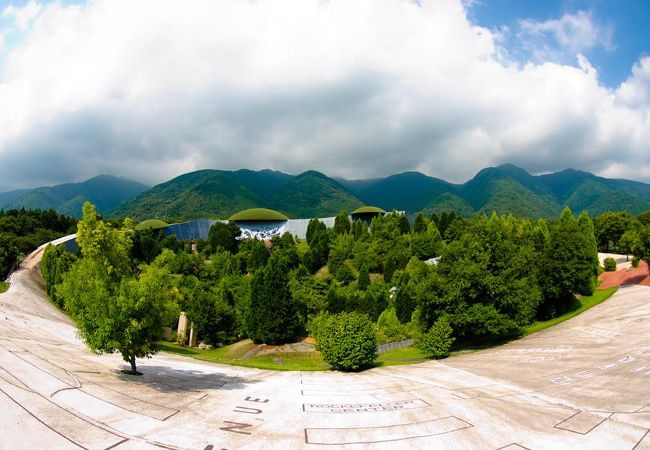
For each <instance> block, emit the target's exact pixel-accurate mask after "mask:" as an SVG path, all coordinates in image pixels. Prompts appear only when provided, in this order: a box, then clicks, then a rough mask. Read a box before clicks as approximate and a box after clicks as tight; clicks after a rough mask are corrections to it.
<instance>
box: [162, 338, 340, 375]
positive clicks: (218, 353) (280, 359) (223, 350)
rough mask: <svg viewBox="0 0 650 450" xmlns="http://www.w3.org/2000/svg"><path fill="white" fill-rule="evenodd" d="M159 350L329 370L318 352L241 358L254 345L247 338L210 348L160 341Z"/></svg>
mask: <svg viewBox="0 0 650 450" xmlns="http://www.w3.org/2000/svg"><path fill="white" fill-rule="evenodd" d="M159 344H160V346H161V350H162V351H165V352H169V353H176V354H178V355H183V356H189V357H192V358H196V359H200V360H203V361H210V362H216V363H222V364H231V365H234V366H243V367H255V368H257V369H270V370H303V371H313V370H329V365H327V363H325V361H323V358H322V357H321V355H320V353H318V352H310V353H272V354H268V355H261V356H253V357H252V358H250V359H247V360H246V361H242V360H241V358H242V357H243V356H244V355H245V354H246V353H247V352H248V351H249V350H251V349H253V348H254V347H255V344H253V343H252V342H251V341H250V340H249V339H246V340H244V341H240V342H237V343H236V344H232V345H226V346H224V347H220V348H215V349H211V350H201V349H198V348H188V347H182V346H180V345H177V344H172V343H170V342H160V343H159Z"/></svg>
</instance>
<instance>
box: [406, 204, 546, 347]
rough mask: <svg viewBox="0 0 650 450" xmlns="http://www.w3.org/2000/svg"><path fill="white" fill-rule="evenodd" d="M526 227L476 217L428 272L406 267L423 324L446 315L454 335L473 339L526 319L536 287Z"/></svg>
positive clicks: (505, 329)
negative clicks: (423, 272)
mask: <svg viewBox="0 0 650 450" xmlns="http://www.w3.org/2000/svg"><path fill="white" fill-rule="evenodd" d="M526 230H527V228H526V227H524V226H523V223H521V221H518V220H516V219H514V218H507V217H502V216H497V215H496V214H493V215H492V217H491V218H490V219H488V218H487V217H485V216H484V215H480V216H477V217H475V218H474V219H472V220H471V221H469V222H468V223H467V231H466V232H465V233H463V234H462V235H461V236H460V237H459V238H458V239H456V240H454V241H452V242H451V243H450V244H449V245H448V246H447V247H446V250H445V253H444V254H443V255H442V258H441V259H440V262H439V263H438V265H437V266H436V267H435V270H434V271H433V273H431V274H429V275H426V276H421V275H418V273H419V272H418V271H417V270H416V271H410V272H412V273H411V275H410V285H409V286H408V288H409V290H410V291H411V292H413V294H412V295H413V296H414V297H415V299H416V301H417V305H418V309H419V317H420V321H421V324H422V326H423V328H424V329H429V328H430V327H431V326H432V325H433V324H434V323H435V322H436V321H437V320H438V319H439V318H440V317H443V316H446V317H447V318H448V321H449V323H450V325H451V326H452V328H453V330H454V334H455V336H456V337H458V338H464V339H474V338H483V337H490V336H500V335H503V334H508V333H510V332H512V331H514V330H516V329H517V328H518V327H519V326H522V325H526V324H528V323H530V322H531V321H532V320H533V318H534V317H535V313H536V311H537V307H538V305H539V303H540V301H541V292H540V289H539V285H538V281H537V271H536V270H535V267H536V266H535V264H534V262H535V260H536V257H537V256H538V255H537V254H536V253H535V252H534V250H533V245H532V239H531V237H530V236H529V235H527V234H526V233H527V231H526ZM420 264H422V263H420ZM417 267H419V266H414V267H413V268H414V269H417ZM415 275H418V276H415Z"/></svg>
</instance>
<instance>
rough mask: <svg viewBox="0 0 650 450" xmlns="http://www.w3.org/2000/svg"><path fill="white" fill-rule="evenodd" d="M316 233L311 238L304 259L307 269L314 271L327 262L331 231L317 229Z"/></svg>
mask: <svg viewBox="0 0 650 450" xmlns="http://www.w3.org/2000/svg"><path fill="white" fill-rule="evenodd" d="M310 223H311V222H310ZM319 223H321V222H319ZM324 226H325V225H323V227H324ZM314 233H315V234H314V235H313V236H312V238H311V243H310V244H309V250H307V253H305V256H304V261H303V262H304V264H305V267H307V269H308V270H309V271H310V272H312V273H314V272H316V271H317V270H318V269H320V268H321V267H323V266H324V265H325V264H326V263H327V260H328V256H329V251H330V249H329V243H330V241H329V233H328V232H327V229H326V228H325V229H318V230H317V231H314Z"/></svg>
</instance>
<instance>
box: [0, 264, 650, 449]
mask: <svg viewBox="0 0 650 450" xmlns="http://www.w3.org/2000/svg"><path fill="white" fill-rule="evenodd" d="M39 257H40V254H37V255H35V257H33V258H30V259H29V262H28V264H27V265H26V266H24V267H23V268H22V269H21V270H19V271H17V272H16V273H15V274H14V276H13V282H12V285H11V288H10V289H9V290H8V291H7V292H6V293H4V294H3V295H2V297H0V407H1V408H2V411H3V413H2V414H1V415H0V430H2V445H3V446H6V447H8V448H17V447H47V448H109V447H111V448H117V449H130V448H131V449H132V448H159V447H160V446H164V447H167V448H195V449H196V448H199V449H203V448H322V447H321V446H322V445H323V444H325V445H333V446H342V445H353V444H365V446H364V448H391V449H392V448H396V447H397V448H449V447H454V448H502V447H508V446H511V447H510V448H519V447H518V446H520V447H525V448H574V449H575V448H623V449H625V448H628V449H631V448H648V447H649V446H650V437H649V436H650V435H649V430H650V393H649V392H648V389H647V382H648V379H650V378H649V377H650V309H649V308H648V306H647V304H648V298H649V297H650V288H648V287H645V286H632V287H624V288H621V289H619V291H618V292H617V293H616V294H615V295H614V296H613V297H612V298H611V299H610V300H609V301H607V302H604V303H602V304H600V305H598V306H596V307H594V308H592V309H590V310H589V311H586V312H585V313H584V314H581V315H579V316H578V317H574V318H573V319H571V320H568V321H565V322H563V323H561V324H559V325H557V326H555V327H552V328H548V329H546V330H543V331H540V332H538V333H535V334H534V335H531V336H528V337H525V338H523V339H520V340H517V341H513V342H510V343H508V344H506V345H503V346H501V347H496V348H492V349H489V350H484V351H479V352H473V353H470V354H466V355H462V356H453V357H451V358H447V359H445V360H443V361H441V362H438V361H429V362H426V363H422V364H415V365H409V366H395V367H382V368H377V369H371V370H369V371H367V372H364V373H356V374H350V373H339V372H276V371H274V372H271V371H265V370H257V369H250V368H245V367H234V366H223V365H218V364H207V363H202V362H199V361H195V360H190V359H186V358H184V357H181V356H176V355H169V354H160V355H156V356H154V357H153V358H151V359H148V360H145V361H142V363H141V364H140V365H139V370H140V371H141V372H142V373H143V376H141V377H133V376H128V375H125V374H123V373H122V372H121V371H120V370H118V369H116V368H117V367H118V366H119V364H120V361H121V358H120V357H119V356H116V355H104V356H98V355H94V354H92V353H90V352H89V351H88V350H87V349H86V347H85V345H84V344H83V343H82V342H81V341H79V340H78V339H77V337H76V334H75V328H74V326H73V325H72V323H71V322H70V320H69V319H68V318H67V317H65V316H64V315H63V314H61V313H60V312H59V311H58V310H57V309H56V308H55V307H54V306H52V304H51V303H50V302H49V301H48V300H47V298H46V296H45V294H44V292H43V287H42V281H41V278H40V274H39V266H38V265H37V264H36V262H37V260H38V259H39ZM211 446H213V447H211ZM334 448H335V447H334Z"/></svg>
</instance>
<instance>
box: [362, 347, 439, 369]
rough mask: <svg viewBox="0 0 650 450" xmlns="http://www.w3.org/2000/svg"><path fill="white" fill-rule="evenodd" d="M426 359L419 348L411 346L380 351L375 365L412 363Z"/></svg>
mask: <svg viewBox="0 0 650 450" xmlns="http://www.w3.org/2000/svg"><path fill="white" fill-rule="evenodd" d="M428 359H429V358H427V357H426V355H424V354H423V353H422V352H421V351H420V350H418V349H417V348H416V347H413V346H411V347H406V348H397V349H395V350H389V351H387V352H383V353H380V354H379V356H378V357H377V363H376V364H375V366H376V367H380V366H401V365H403V364H413V363H418V362H422V361H426V360H428Z"/></svg>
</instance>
